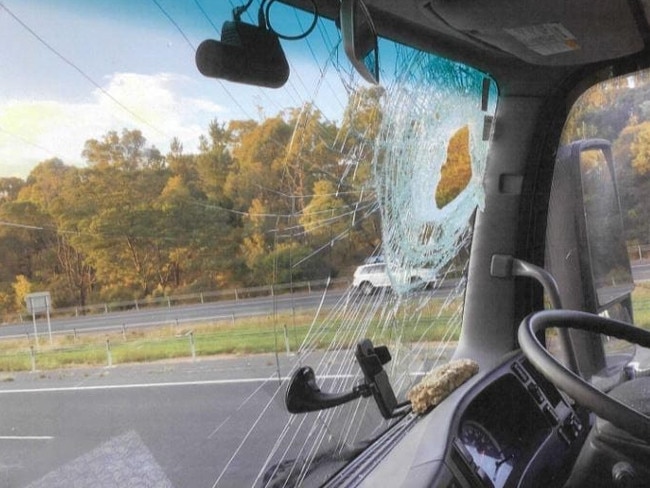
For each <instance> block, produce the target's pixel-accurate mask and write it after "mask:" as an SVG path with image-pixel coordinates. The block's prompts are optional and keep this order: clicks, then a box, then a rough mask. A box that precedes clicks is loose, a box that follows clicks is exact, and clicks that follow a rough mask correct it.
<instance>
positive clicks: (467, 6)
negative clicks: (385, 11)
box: [421, 0, 643, 66]
mask: <svg viewBox="0 0 650 488" xmlns="http://www.w3.org/2000/svg"><path fill="white" fill-rule="evenodd" d="M421 6H422V10H423V11H424V12H426V13H427V14H428V15H431V16H434V17H435V18H436V19H438V20H439V19H442V20H444V22H446V23H447V24H449V25H450V26H451V27H453V28H454V29H456V30H458V31H459V32H461V33H463V34H465V35H466V36H468V37H470V38H472V39H474V40H475V41H480V42H482V43H486V44H489V45H491V46H494V47H495V48H497V49H499V50H501V51H505V52H507V53H509V54H512V55H513V56H516V57H517V58H520V59H522V60H524V61H526V62H528V63H532V64H540V65H558V66H561V65H568V64H586V63H592V62H597V61H600V60H603V59H611V58H617V57H622V56H626V55H629V54H632V53H635V52H637V51H639V50H641V49H642V48H643V40H642V38H641V36H640V34H639V33H638V29H637V27H636V22H635V19H634V17H633V15H632V12H631V11H630V8H629V6H628V3H627V2H626V1H625V0H596V1H594V0H572V1H570V2H567V1H565V0H553V1H546V0H545V1H539V0H521V1H517V2H512V1H510V0H491V1H489V2H476V1H475V0H454V1H453V2H450V1H449V0H426V1H425V2H423V3H422V4H421ZM470 12H471V13H472V15H468V14H469V13H470ZM522 19H526V20H522ZM531 19H532V21H531ZM595 26H596V27H597V28H594V27H595Z"/></svg>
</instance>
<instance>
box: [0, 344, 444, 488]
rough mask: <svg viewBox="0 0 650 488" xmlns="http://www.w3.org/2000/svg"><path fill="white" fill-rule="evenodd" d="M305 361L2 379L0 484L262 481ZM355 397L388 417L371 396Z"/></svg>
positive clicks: (89, 486) (222, 362)
mask: <svg viewBox="0 0 650 488" xmlns="http://www.w3.org/2000/svg"><path fill="white" fill-rule="evenodd" d="M451 351H452V348H451V347H450V348H448V349H447V350H446V352H445V353H444V357H448V356H449V354H450V353H451ZM303 359H304V358H303ZM319 359H320V358H319V353H314V356H311V357H310V358H308V359H307V362H306V364H310V365H313V366H314V367H317V364H318V362H319ZM348 359H349V358H348ZM297 360H298V359H297V357H295V356H287V355H278V356H277V357H276V356H275V355H269V354H263V355H255V356H247V357H225V358H212V359H201V360H199V361H196V362H192V361H171V362H159V363H151V364H140V365H123V366H117V367H113V368H77V369H70V370H58V371H52V372H40V373H15V374H11V375H6V374H5V375H2V376H0V487H3V488H5V487H7V488H69V487H72V486H74V487H76V488H96V487H101V486H106V487H109V486H110V487H117V486H120V487H143V488H153V487H155V488H185V487H192V488H204V487H205V488H217V487H219V488H230V487H232V488H241V487H247V486H253V485H256V486H260V483H259V480H258V481H257V482H256V478H257V476H258V473H259V472H260V470H261V468H262V467H263V463H264V461H265V460H266V459H267V456H268V455H269V453H270V452H271V450H272V448H273V445H274V443H275V441H276V439H278V436H279V435H280V433H281V431H282V430H283V429H284V428H285V426H286V425H287V423H288V421H289V420H290V417H291V414H289V413H288V412H287V411H286V409H285V407H284V392H285V390H286V380H284V381H282V382H280V381H279V379H278V378H279V377H280V378H283V379H284V378H286V377H287V376H288V375H289V374H290V372H291V368H292V367H294V365H295V363H296V362H297ZM341 360H345V358H341V359H339V361H341ZM443 360H444V359H443ZM302 364H305V363H304V362H303V363H302ZM337 367H338V366H337ZM334 369H336V368H334ZM278 372H279V375H278ZM9 379H10V380H9ZM324 381H325V380H322V381H319V384H321V385H323V384H324V383H323V382H324ZM355 401H358V402H362V403H363V404H365V405H366V406H367V408H368V409H369V413H368V415H371V414H374V415H377V416H378V415H379V413H378V410H377V407H376V406H375V405H374V404H373V403H372V402H373V400H372V398H362V399H359V400H355ZM301 415H310V416H312V420H313V419H315V417H313V416H316V415H317V414H315V413H314V414H301ZM298 421H300V420H298ZM321 422H322V420H321ZM338 427H340V428H343V423H342V424H341V425H340V426H338ZM251 428H253V429H252V430H251ZM332 428H333V429H332V430H335V429H336V428H337V425H332ZM234 453H236V454H235V455H233V454H234ZM226 467H227V469H225V470H224V468H226Z"/></svg>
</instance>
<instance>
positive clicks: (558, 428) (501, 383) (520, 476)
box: [447, 356, 588, 488]
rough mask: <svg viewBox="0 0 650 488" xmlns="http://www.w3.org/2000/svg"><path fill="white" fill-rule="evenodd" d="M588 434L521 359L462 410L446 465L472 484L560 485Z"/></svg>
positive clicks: (551, 388)
mask: <svg viewBox="0 0 650 488" xmlns="http://www.w3.org/2000/svg"><path fill="white" fill-rule="evenodd" d="M587 431H588V428H587V419H585V418H581V416H580V414H579V412H577V411H575V410H574V409H573V408H572V407H571V406H570V404H569V403H568V401H567V400H565V398H564V397H563V396H562V395H561V394H560V393H559V392H558V390H557V389H556V388H555V387H554V386H553V385H552V384H551V383H549V382H548V381H547V380H546V379H545V378H544V377H543V376H541V375H540V374H539V373H538V372H537V371H536V370H535V369H534V368H533V367H532V366H531V365H530V364H529V363H528V361H527V360H526V359H525V358H523V357H521V356H520V357H517V358H516V359H514V360H512V361H511V362H509V363H508V364H507V365H506V366H505V368H501V369H500V371H499V372H498V374H497V375H496V378H494V379H490V380H489V382H488V384H487V385H484V386H483V387H482V388H479V392H478V393H476V394H475V396H473V397H472V398H471V400H470V401H469V402H468V403H467V406H466V407H465V408H463V413H462V415H461V417H460V421H459V423H458V428H457V430H456V433H455V435H454V437H453V440H452V446H451V449H450V454H449V456H448V459H447V464H448V465H449V467H450V469H451V470H452V471H455V472H456V475H457V476H456V478H457V480H462V479H464V480H466V481H467V482H469V484H470V485H471V486H484V487H488V488H503V487H511V486H512V487H514V486H531V485H533V484H534V485H536V486H553V485H554V484H555V483H558V484H559V485H561V484H562V483H563V481H564V477H563V470H564V469H566V468H567V463H566V460H567V458H571V457H574V454H575V453H574V451H576V447H579V446H580V445H581V444H582V442H578V441H579V440H581V439H583V438H584V436H585V435H586V433H587ZM574 446H575V447H574ZM576 452H577V451H576ZM568 466H569V467H570V463H569V464H568ZM533 482H534V483H533Z"/></svg>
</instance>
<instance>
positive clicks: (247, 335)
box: [0, 299, 457, 372]
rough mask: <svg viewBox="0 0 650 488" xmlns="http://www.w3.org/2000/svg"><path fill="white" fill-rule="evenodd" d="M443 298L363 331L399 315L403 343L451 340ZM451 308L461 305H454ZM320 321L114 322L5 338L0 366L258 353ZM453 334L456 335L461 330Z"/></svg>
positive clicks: (321, 343)
mask: <svg viewBox="0 0 650 488" xmlns="http://www.w3.org/2000/svg"><path fill="white" fill-rule="evenodd" d="M442 303H443V301H442V300H438V299H433V300H430V301H429V303H428V304H427V305H426V306H425V307H422V308H418V309H417V310H416V309H415V305H414V306H413V309H412V310H410V309H409V307H408V306H407V307H405V311H404V312H403V314H402V315H403V316H400V317H397V318H393V319H392V320H387V319H386V318H385V317H384V318H379V317H378V318H375V319H373V320H371V321H370V322H369V323H368V324H366V325H365V326H366V330H365V332H364V336H368V337H372V338H373V340H374V341H375V342H376V343H377V344H380V343H382V342H385V341H387V340H388V339H390V338H391V337H392V336H394V335H395V333H396V328H395V327H394V324H395V323H396V322H399V325H400V326H399V330H400V332H401V337H400V340H401V341H403V342H407V343H408V342H419V341H423V340H424V341H437V340H443V339H449V337H447V336H448V334H447V333H446V329H447V323H448V321H449V318H450V317H449V315H447V314H446V313H445V312H441V307H442ZM450 308H451V309H452V310H453V309H454V308H455V307H454V306H452V307H450ZM313 320H314V312H313V311H305V312H302V313H286V314H276V315H273V316H262V317H258V318H247V319H238V320H237V321H236V322H235V321H234V320H231V319H228V320H221V321H212V322H209V323H199V324H193V325H192V326H191V327H190V326H179V325H165V326H159V327H149V328H138V329H128V328H122V329H121V330H120V329H119V328H118V329H115V330H112V331H111V332H109V333H105V332H104V333H86V334H66V335H58V334H55V335H53V337H52V342H51V343H50V341H49V338H48V337H47V336H46V335H41V336H39V343H38V344H36V342H35V341H34V338H33V337H30V338H27V337H26V338H25V339H9V340H3V341H0V371H2V372H16V371H29V370H49V369H59V368H66V367H80V366H102V365H103V366H108V365H116V364H124V363H137V362H148V361H157V360H164V359H173V358H191V357H193V356H196V357H199V356H214V355H225V354H241V355H243V354H255V353H268V352H287V351H294V352H295V351H296V350H298V348H299V347H300V345H301V344H303V342H304V341H305V338H306V337H307V335H308V332H309V330H310V328H311V325H312V321H313ZM317 329H318V334H315V335H313V336H312V338H311V339H310V342H309V345H310V347H314V348H323V347H326V346H329V345H330V344H331V343H332V342H333V341H336V344H337V345H339V346H342V347H349V346H353V345H354V344H355V343H356V341H357V340H358V335H357V334H356V330H357V324H355V323H353V322H351V321H349V320H345V321H344V320H342V319H332V320H330V321H329V322H328V323H327V324H322V323H319V324H318V327H317ZM452 339H457V337H456V336H454V337H452Z"/></svg>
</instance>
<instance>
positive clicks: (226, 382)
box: [0, 375, 352, 395]
mask: <svg viewBox="0 0 650 488" xmlns="http://www.w3.org/2000/svg"><path fill="white" fill-rule="evenodd" d="M351 377H352V375H322V376H319V379H332V378H351ZM289 379H290V378H289V377H287V376H283V377H281V378H280V381H287V380H289ZM277 381H278V377H277V376H271V377H267V378H238V379H225V380H203V381H177V382H161V383H128V384H122V385H92V386H61V387H56V388H54V387H49V388H21V389H14V390H0V395H8V394H15V393H57V392H72V391H93V390H127V389H136V388H166V387H170V386H206V385H232V384H237V383H266V382H277Z"/></svg>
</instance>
